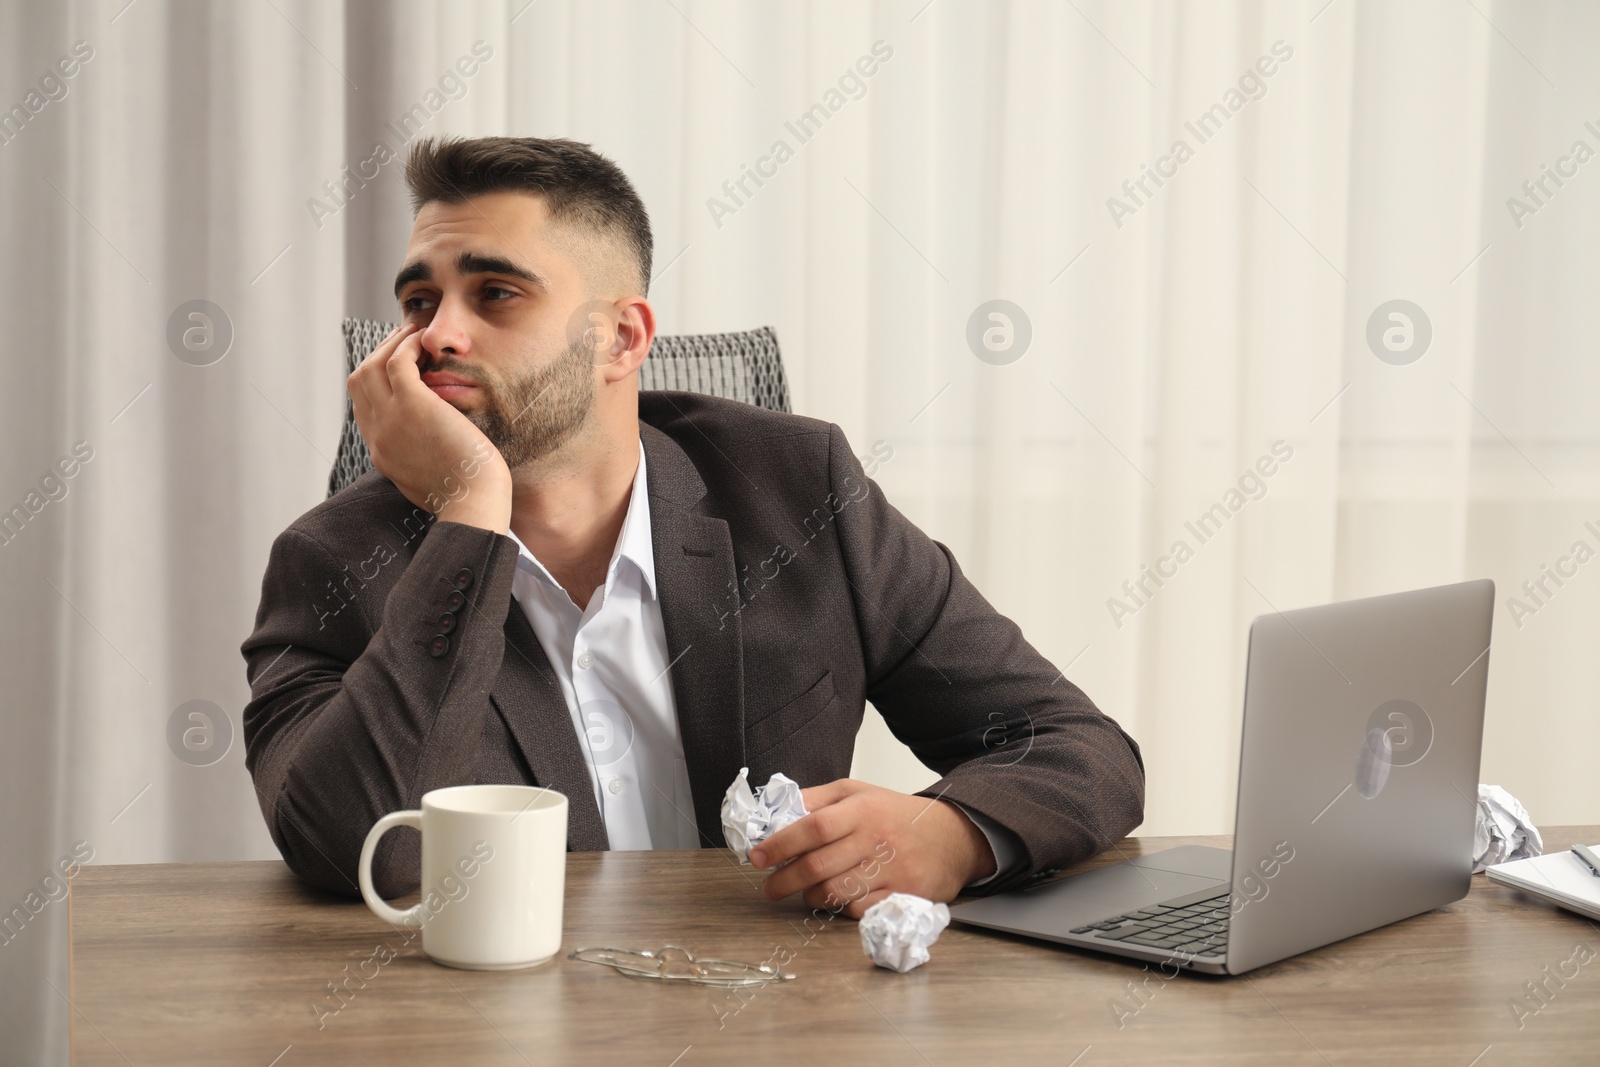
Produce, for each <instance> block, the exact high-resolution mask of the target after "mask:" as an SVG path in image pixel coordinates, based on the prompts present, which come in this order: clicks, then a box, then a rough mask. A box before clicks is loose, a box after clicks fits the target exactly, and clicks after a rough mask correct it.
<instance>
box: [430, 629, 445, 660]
mask: <svg viewBox="0 0 1600 1067" xmlns="http://www.w3.org/2000/svg"><path fill="white" fill-rule="evenodd" d="M449 651H450V639H449V638H448V637H446V636H445V635H444V634H434V635H433V641H432V642H430V643H429V645H428V655H430V656H432V657H433V658H434V659H438V658H439V657H440V656H442V655H444V654H445V653H446V652H449Z"/></svg>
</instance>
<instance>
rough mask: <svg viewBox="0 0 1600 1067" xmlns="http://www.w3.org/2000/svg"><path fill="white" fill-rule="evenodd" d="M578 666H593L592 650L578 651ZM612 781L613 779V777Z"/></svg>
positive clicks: (586, 668)
mask: <svg viewBox="0 0 1600 1067" xmlns="http://www.w3.org/2000/svg"><path fill="white" fill-rule="evenodd" d="M578 666H580V667H582V668H583V669H584V670H588V669H589V668H590V667H593V666H594V653H592V652H583V653H580V654H579V655H578ZM613 781H615V779H613ZM612 792H613V793H614V792H616V790H614V789H613V790H612Z"/></svg>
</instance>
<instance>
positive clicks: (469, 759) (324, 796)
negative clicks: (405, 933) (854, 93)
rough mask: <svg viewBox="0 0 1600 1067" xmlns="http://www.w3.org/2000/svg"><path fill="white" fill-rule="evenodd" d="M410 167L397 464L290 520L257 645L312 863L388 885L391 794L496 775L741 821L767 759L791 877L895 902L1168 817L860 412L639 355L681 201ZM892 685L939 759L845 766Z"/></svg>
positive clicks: (382, 350) (675, 842) (529, 168)
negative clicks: (684, 387) (896, 775)
mask: <svg viewBox="0 0 1600 1067" xmlns="http://www.w3.org/2000/svg"><path fill="white" fill-rule="evenodd" d="M406 181H407V184H408V186H409V187H410V191H411V198H412V205H413V210H414V212H415V224H414V226H413V229H412V234H411V240H410V245H409V247H408V249H407V252H406V258H405V264H404V266H403V267H402V269H401V270H400V272H399V276H398V277H397V278H396V281H395V296H396V298H397V299H398V301H399V303H400V311H401V315H402V320H403V324H402V325H401V326H400V327H399V328H398V329H397V330H396V331H395V332H394V333H392V334H390V336H389V337H387V338H386V339H385V340H384V341H383V342H382V343H381V344H379V345H378V347H377V348H376V349H375V350H374V351H373V352H372V354H371V355H370V356H369V357H368V358H367V359H366V360H365V362H363V363H362V364H361V366H360V367H359V368H358V369H357V370H356V371H355V373H354V374H352V375H351V376H350V379H349V393H350V397H351V401H352V403H353V406H354V411H355V417H356V421H357V422H358V424H359V426H360V428H361V433H362V437H363V438H364V439H365V440H366V442H367V445H368V448H369V449H370V451H371V453H372V458H373V465H374V467H375V468H376V470H375V471H374V472H372V473H370V474H367V475H365V476H364V477H362V478H361V479H360V480H358V481H357V482H356V483H355V484H354V485H352V486H350V487H349V488H348V489H346V490H345V491H343V492H341V493H339V494H338V495H336V496H334V497H333V498H332V499H330V500H327V501H325V502H323V503H322V504H319V505H318V506H316V507H314V508H312V509H311V510H310V511H309V512H307V513H306V514H305V515H304V516H302V517H301V518H300V519H299V520H298V521H296V522H295V523H294V524H293V525H292V526H290V527H289V529H288V530H286V531H285V532H284V533H283V534H282V535H281V536H280V537H279V538H278V539H277V541H276V542H275V543H274V545H273V549H272V555H271V559H270V561H269V563H268V565H267V572H266V577H265V580H264V582H263V586H262V598H261V607H260V611H259V613H258V615H257V619H256V629H255V632H254V633H253V634H251V636H250V638H249V639H248V640H247V641H245V643H244V646H243V652H244V655H245V658H246V661H247V663H248V671H249V676H250V682H251V687H252V693H253V699H252V700H251V702H250V704H249V706H248V707H247V708H246V710H245V715H244V734H245V742H246V745H247V749H248V757H247V763H248V766H249V768H250V771H251V774H252V775H253V776H254V779H255V783H256V788H257V791H258V793H259V795H260V799H261V806H262V812H263V814H264V815H265V816H266V820H267V825H268V827H269V828H270V830H271V832H272V836H273V839H274V841H276V842H277V844H278V847H279V849H280V850H281V851H282V853H283V857H284V859H285V860H286V861H287V862H288V864H289V866H290V867H291V868H293V869H294V870H295V871H296V872H297V873H299V874H300V875H301V876H302V877H303V878H305V879H306V880H307V881H310V882H312V883H314V884H316V885H319V886H323V887H325V888H327V889H330V890H334V891H338V892H343V893H354V892H355V891H356V883H355V866H356V859H357V857H358V856H359V854H360V851H361V845H362V841H363V839H364V837H365V836H366V833H367V831H368V829H369V828H370V827H371V826H372V824H373V823H374V822H375V821H376V820H377V819H378V818H379V817H380V816H382V815H383V814H385V813H387V812H389V811H393V810H397V809H401V808H414V807H416V806H417V805H418V802H419V800H420V798H421V797H422V794H423V793H425V792H427V791H428V790H431V789H436V788H440V787H442V786H449V785H459V784H465V783H473V782H525V783H531V784H538V785H542V786H547V787H550V788H553V789H555V790H557V791H559V792H561V793H562V794H564V795H565V796H566V797H567V798H568V801H569V804H570V808H569V813H570V819H569V831H568V833H569V837H568V847H569V848H572V849H603V848H608V847H610V848H693V847H721V846H722V845H723V844H724V842H723V838H722V828H721V823H720V819H719V810H720V806H721V801H722V797H723V794H724V792H725V791H726V790H727V788H728V786H729V784H730V783H731V782H732V781H733V780H734V779H735V778H736V776H737V774H738V771H739V768H740V767H743V766H748V767H749V768H750V771H751V774H750V779H751V781H752V782H753V783H755V784H761V783H764V782H765V781H766V780H767V778H768V777H770V776H771V775H772V774H773V773H775V772H778V771H782V772H784V773H786V774H788V775H789V776H790V777H792V778H794V779H795V780H796V781H798V782H799V783H800V784H801V785H802V786H805V787H807V788H805V790H804V793H803V797H804V801H805V804H806V807H807V809H808V810H809V811H810V812H811V814H810V815H809V816H808V817H807V818H804V819H801V820H800V821H799V822H797V823H795V824H793V825H792V826H789V827H787V828H785V829H784V830H782V831H780V832H778V833H777V834H775V835H773V836H772V837H771V838H770V839H768V841H767V842H765V843H764V844H763V845H762V846H760V847H759V848H758V849H757V850H755V852H754V853H753V854H752V856H751V860H752V862H753V863H754V864H755V865H756V866H757V867H761V868H776V869H774V870H772V872H771V873H770V874H769V875H768V876H767V877H766V879H765V881H764V883H763V891H764V893H765V894H766V896H767V897H769V898H770V899H773V900H778V899H782V898H785V897H788V896H791V895H793V894H796V893H799V894H801V896H802V899H803V900H804V901H805V902H806V904H808V905H809V906H811V907H814V908H815V907H824V906H825V907H828V908H830V909H832V910H840V909H841V908H843V909H844V910H845V911H846V913H847V914H849V915H851V916H852V917H859V916H860V915H861V913H862V912H863V911H864V910H865V909H866V908H867V907H870V906H871V905H872V904H873V903H875V902H876V901H878V900H879V899H881V898H882V897H884V896H886V895H887V894H888V893H890V892H895V891H903V892H910V893H915V894H918V895H920V896H924V897H928V898H930V899H933V900H949V899H951V898H953V897H954V896H956V895H957V894H958V893H960V892H962V891H963V890H964V889H971V890H973V891H981V892H992V891H995V890H998V889H1004V888H1008V887H1011V886H1014V885H1016V884H1018V883H1019V882H1021V881H1024V880H1026V879H1027V878H1029V877H1030V876H1032V875H1034V874H1036V873H1037V872H1039V871H1040V870H1041V869H1044V868H1049V867H1057V866H1061V865H1064V864H1067V863H1070V862H1073V861H1076V860H1079V859H1082V858H1084V857H1086V856H1088V855H1091V854H1093V853H1095V852H1098V851H1100V850H1102V849H1104V848H1105V847H1107V846H1108V845H1109V844H1110V843H1112V842H1113V841H1115V840H1116V839H1117V838H1119V837H1121V836H1122V835H1124V834H1125V833H1126V832H1127V831H1128V830H1130V829H1132V828H1133V827H1134V826H1136V825H1137V824H1138V823H1139V821H1140V819H1141V817H1142V807H1143V797H1144V770H1143V764H1142V762H1141V760H1140V758H1139V750H1138V746H1137V745H1135V744H1134V742H1133V741H1132V740H1131V739H1130V738H1129V737H1128V736H1127V735H1126V734H1124V733H1123V732H1122V731H1121V730H1120V729H1119V728H1118V727H1117V725H1116V724H1115V723H1114V722H1112V721H1111V720H1110V719H1108V718H1107V717H1105V716H1104V715H1102V714H1101V713H1100V712H1099V711H1098V710H1096V709H1095V707H1094V705H1093V704H1092V703H1091V702H1090V701H1089V699H1088V698H1087V697H1085V696H1084V694H1083V693H1082V692H1080V691H1079V690H1078V689H1077V688H1076V687H1075V686H1073V685H1072V683H1070V682H1068V681H1067V680H1066V679H1065V678H1063V677H1062V676H1061V674H1060V672H1058V671H1056V670H1055V669H1054V668H1053V667H1052V666H1051V665H1050V664H1049V663H1048V662H1047V661H1046V660H1045V659H1044V658H1043V657H1042V656H1040V655H1039V654H1038V653H1037V652H1035V651H1034V650H1033V648H1032V647H1030V646H1029V645H1028V643H1027V642H1026V641H1025V640H1023V638H1022V635H1021V633H1020V632H1019V631H1018V629H1017V627H1016V626H1015V625H1014V624H1013V623H1011V622H1010V621H1009V620H1007V619H1006V618H1004V617H1003V616H1001V615H1000V614H998V613H997V612H996V611H995V610H994V609H993V608H992V607H991V606H990V605H989V604H988V603H987V602H986V601H985V600H984V599H983V597H982V596H980V595H979V594H978V592H977V590H975V589H974V588H973V587H972V585H971V584H970V583H969V582H968V581H967V580H966V578H965V577H963V576H962V573H961V570H960V568H959V567H958V566H957V565H956V562H955V560H954V558H952V557H951V555H950V553H949V551H948V550H946V549H945V548H944V546H943V545H940V544H938V543H937V542H935V541H932V540H930V539H929V538H928V537H927V536H926V535H925V534H923V533H922V532H921V531H920V530H918V529H917V528H916V527H915V526H913V525H912V524H911V523H910V522H909V521H908V520H907V519H906V518H905V517H904V516H903V515H901V514H900V513H899V512H898V511H896V510H895V509H894V508H893V507H892V506H890V504H889V503H888V502H887V501H886V500H885V499H884V496H883V494H882V492H881V491H880V490H879V489H878V487H877V486H876V485H875V484H874V483H873V482H872V481H870V480H869V479H868V478H867V476H866V474H865V472H864V471H863V468H862V465H861V463H860V462H859V461H858V460H857V459H856V457H855V456H854V455H853V454H852V452H851V450H850V448H849V446H848V444H847V443H846V441H845V438H844V435H843V434H842V433H841V432H840V430H839V428H838V427H837V426H833V425H830V424H828V423H824V422H819V421H816V420H813V419H807V418H802V417H799V416H794V415H787V414H782V413H776V412H768V411H764V410H761V409H758V408H754V407H751V406H748V405H745V404H740V403H736V402H733V401H728V400H718V399H712V398H708V397H701V396H696V395H693V394H688V393H675V392H659V393H644V394H641V393H640V392H639V390H638V377H637V371H638V369H639V366H640V364H642V363H643V362H644V359H645V357H646V355H647V353H648V352H649V349H650V343H651V339H652V338H653V337H654V336H655V332H656V322H655V315H654V312H653V310H652V309H651V307H650V304H649V302H648V301H647V300H646V290H647V286H648V281H649V277H650V256H651V235H650V225H649V219H648V216H647V215H646V213H645V209H644V205H643V204H642V203H641V202H640V200H639V198H638V195H637V194H636V193H635V192H634V190H633V188H632V186H631V185H630V184H629V182H628V180H627V178H626V176H624V175H623V173H622V171H621V170H620V169H619V168H618V167H617V166H616V165H615V164H613V163H611V162H610V161H609V160H606V159H604V158H603V157H601V156H599V155H597V154H596V153H594V152H592V151H591V150H589V148H588V147H587V146H585V145H580V144H577V143H574V142H571V141H563V140H536V139H530V138H502V137H492V138H482V139H477V140H446V141H441V142H435V141H431V140H424V141H422V142H419V143H418V145H417V146H416V148H415V149H414V151H413V153H412V155H411V156H410V157H409V159H408V161H407V167H406ZM866 700H871V701H872V702H873V704H874V706H875V707H876V708H877V710H878V711H879V712H880V713H881V714H882V715H883V716H884V718H885V720H886V721H887V722H888V724H889V727H890V729H891V730H892V731H893V732H894V734H895V736H896V737H898V738H899V739H900V740H901V741H903V742H905V743H906V744H907V745H909V746H910V748H911V749H912V751H913V752H915V753H916V755H917V756H918V757H919V758H920V759H921V760H922V761H923V762H924V763H925V764H927V765H928V766H929V767H931V768H933V769H935V770H937V771H938V772H939V773H940V774H941V775H943V776H944V777H943V778H941V780H940V781H938V782H937V783H935V784H934V785H933V786H930V787H929V788H928V789H927V790H924V791H923V792H922V793H921V794H918V795H917V796H907V795H905V794H902V793H897V792H894V791H891V790H888V789H883V788H879V787H876V786H872V785H868V784H866V783H863V782H857V781H852V780H850V779H848V778H846V777H845V775H847V774H848V773H849V768H850V762H851V752H852V749H853V747H854V740H855V736H856V732H857V730H858V728H859V725H860V721H861V716H862V714H863V709H864V702H865V701H866ZM417 851H418V845H417V838H416V836H415V835H409V834H391V835H389V836H387V837H385V838H384V839H383V842H382V843H381V845H380V846H379V850H378V853H377V855H376V857H375V862H374V880H375V882H376V885H377V888H378V889H379V891H380V892H381V893H383V894H385V895H389V896H393V895H398V894H399V893H401V892H403V891H404V890H405V889H407V888H409V887H411V886H414V885H415V884H416V882H417V878H418V873H417V872H418V861H417ZM785 861H792V862H787V863H785ZM780 865H781V866H780Z"/></svg>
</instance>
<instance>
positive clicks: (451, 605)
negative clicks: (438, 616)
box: [444, 589, 467, 611]
mask: <svg viewBox="0 0 1600 1067" xmlns="http://www.w3.org/2000/svg"><path fill="white" fill-rule="evenodd" d="M466 603H467V597H466V594H464V593H462V592H461V590H459V589H452V590H450V595H449V596H447V597H445V598H444V607H445V610H446V611H460V610H461V609H462V608H463V607H465V606H466Z"/></svg>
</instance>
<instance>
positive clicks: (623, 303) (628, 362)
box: [599, 296, 656, 384]
mask: <svg viewBox="0 0 1600 1067" xmlns="http://www.w3.org/2000/svg"><path fill="white" fill-rule="evenodd" d="M613 307H614V311H613V314H614V315H616V321H615V323H614V325H613V327H612V335H611V344H610V346H609V348H608V350H607V351H606V352H605V354H604V356H603V357H602V358H603V362H600V363H599V366H600V373H601V375H602V377H603V378H604V380H605V381H606V383H607V384H610V383H611V382H620V381H622V380H623V379H624V378H626V377H628V375H630V374H634V373H637V372H638V370H639V368H640V367H641V366H643V365H644V360H645V357H646V356H648V355H649V354H650V343H651V342H652V341H653V340H655V336H656V314H655V311H654V310H653V309H652V308H651V307H650V302H649V301H648V300H646V299H645V298H644V297H642V296H629V297H624V298H622V299H621V300H618V301H617V302H616V303H615V304H614V305H613Z"/></svg>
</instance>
